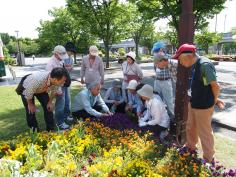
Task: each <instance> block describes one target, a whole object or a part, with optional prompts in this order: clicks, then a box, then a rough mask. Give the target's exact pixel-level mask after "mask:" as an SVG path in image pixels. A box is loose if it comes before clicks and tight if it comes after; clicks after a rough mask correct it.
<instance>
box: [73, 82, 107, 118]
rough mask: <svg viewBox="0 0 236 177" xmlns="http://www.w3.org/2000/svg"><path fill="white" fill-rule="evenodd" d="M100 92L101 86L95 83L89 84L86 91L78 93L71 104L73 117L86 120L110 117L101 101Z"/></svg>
mask: <svg viewBox="0 0 236 177" xmlns="http://www.w3.org/2000/svg"><path fill="white" fill-rule="evenodd" d="M100 91H101V84H100V83H99V82H97V81H95V82H92V83H90V84H89V85H88V87H87V89H84V90H82V91H80V92H79V93H78V94H77V95H76V96H75V98H74V102H73V104H72V115H73V117H75V118H83V119H86V118H91V117H101V116H109V115H112V113H111V112H110V111H109V108H108V107H107V105H106V104H105V102H104V101H103V99H102V97H101V95H100Z"/></svg>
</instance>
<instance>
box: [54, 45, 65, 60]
mask: <svg viewBox="0 0 236 177" xmlns="http://www.w3.org/2000/svg"><path fill="white" fill-rule="evenodd" d="M52 53H54V54H55V53H57V54H59V55H60V57H61V59H62V60H64V59H67V58H69V56H68V55H67V52H66V49H65V47H64V46H62V45H57V46H56V47H55V48H54V50H53V52H52Z"/></svg>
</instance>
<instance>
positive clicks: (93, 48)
mask: <svg viewBox="0 0 236 177" xmlns="http://www.w3.org/2000/svg"><path fill="white" fill-rule="evenodd" d="M89 53H90V55H92V56H98V48H97V46H95V45H92V46H90V47H89Z"/></svg>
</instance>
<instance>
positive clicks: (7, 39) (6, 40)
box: [0, 33, 10, 45]
mask: <svg viewBox="0 0 236 177" xmlns="http://www.w3.org/2000/svg"><path fill="white" fill-rule="evenodd" d="M0 36H1V38H2V42H3V44H4V45H7V44H8V43H9V42H10V36H9V34H8V33H0Z"/></svg>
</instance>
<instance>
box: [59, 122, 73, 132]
mask: <svg viewBox="0 0 236 177" xmlns="http://www.w3.org/2000/svg"><path fill="white" fill-rule="evenodd" d="M69 128H70V126H69V125H67V124H66V123H65V122H64V123H62V124H61V125H59V129H60V130H66V129H69Z"/></svg>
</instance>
